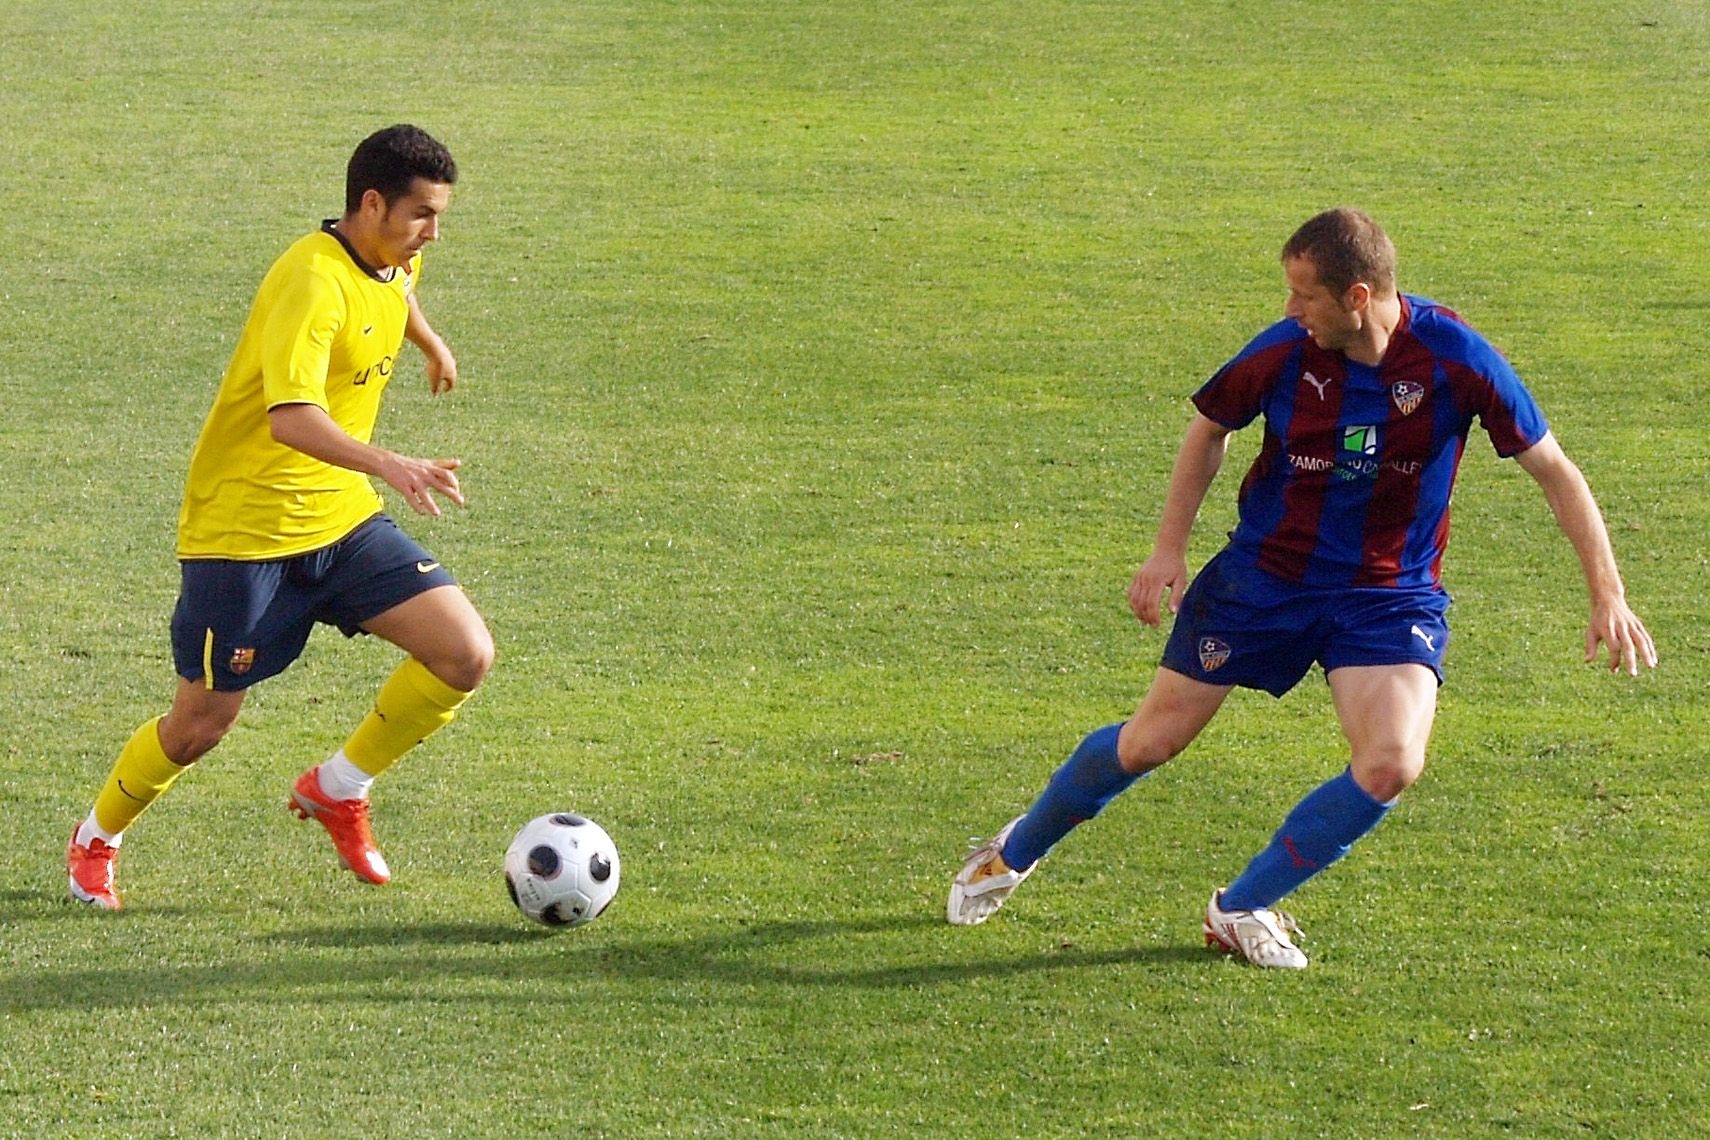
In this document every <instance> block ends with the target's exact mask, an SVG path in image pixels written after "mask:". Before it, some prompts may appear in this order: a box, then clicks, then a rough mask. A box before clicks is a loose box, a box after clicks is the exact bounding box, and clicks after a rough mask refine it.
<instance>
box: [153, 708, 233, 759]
mask: <svg viewBox="0 0 1710 1140" xmlns="http://www.w3.org/2000/svg"><path fill="white" fill-rule="evenodd" d="M235 723H237V717H236V716H229V717H228V716H224V715H204V716H168V717H166V719H164V720H162V721H161V722H160V749H161V751H162V752H165V753H166V758H167V759H168V760H171V761H172V762H173V763H174V764H177V765H178V766H180V767H184V768H187V767H189V766H190V765H191V764H194V763H195V762H196V761H198V760H200V759H201V758H202V757H204V756H206V755H207V754H208V753H210V752H212V751H213V750H214V746H215V745H217V744H219V742H220V741H222V740H224V739H225V738H226V733H228V732H230V731H231V730H232V725H233V724H235Z"/></svg>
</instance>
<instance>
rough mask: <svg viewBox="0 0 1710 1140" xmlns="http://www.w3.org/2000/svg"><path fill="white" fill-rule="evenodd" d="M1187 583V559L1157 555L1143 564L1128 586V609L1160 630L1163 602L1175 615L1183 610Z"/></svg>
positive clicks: (1177, 555) (1171, 555) (1169, 555)
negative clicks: (1183, 596)
mask: <svg viewBox="0 0 1710 1140" xmlns="http://www.w3.org/2000/svg"><path fill="white" fill-rule="evenodd" d="M1187 580H1188V571H1187V559H1185V558H1183V557H1182V556H1181V555H1179V554H1164V553H1156V552H1155V553H1153V555H1152V557H1150V558H1148V559H1146V561H1144V562H1142V563H1141V564H1140V569H1138V570H1136V571H1135V572H1134V581H1132V582H1130V583H1129V584H1128V608H1129V609H1131V610H1133V611H1134V616H1135V617H1137V618H1139V619H1140V620H1141V621H1143V622H1145V623H1146V624H1147V625H1150V626H1156V625H1157V624H1158V623H1159V621H1160V620H1161V618H1162V613H1161V611H1160V609H1159V604H1160V602H1162V603H1165V604H1167V605H1168V606H1169V608H1170V612H1171V613H1172V614H1173V613H1175V612H1177V611H1178V610H1180V609H1181V608H1182V591H1184V590H1185V589H1186V588H1187Z"/></svg>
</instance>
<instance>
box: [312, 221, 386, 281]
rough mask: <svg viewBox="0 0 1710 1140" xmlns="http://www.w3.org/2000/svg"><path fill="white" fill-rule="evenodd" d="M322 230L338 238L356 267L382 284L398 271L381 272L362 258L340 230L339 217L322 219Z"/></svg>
mask: <svg viewBox="0 0 1710 1140" xmlns="http://www.w3.org/2000/svg"><path fill="white" fill-rule="evenodd" d="M321 232H322V233H323V234H331V235H332V236H333V237H334V238H336V239H337V240H338V244H340V245H342V246H343V247H344V252H345V253H347V254H349V255H350V260H351V261H353V262H355V263H356V267H357V268H358V269H360V270H362V272H364V273H366V274H368V276H370V277H372V278H373V279H374V280H376V281H378V282H380V283H381V284H382V285H384V284H386V283H387V282H389V281H391V280H392V275H393V274H394V273H395V272H397V271H396V270H395V269H388V270H386V272H385V273H381V272H380V271H379V270H378V269H376V268H374V267H373V266H372V265H370V264H368V263H367V262H366V261H364V260H362V255H361V254H360V253H357V252H356V247H355V246H353V245H351V244H350V239H349V238H347V237H345V236H344V235H343V234H341V233H339V232H338V219H337V218H323V219H322V220H321Z"/></svg>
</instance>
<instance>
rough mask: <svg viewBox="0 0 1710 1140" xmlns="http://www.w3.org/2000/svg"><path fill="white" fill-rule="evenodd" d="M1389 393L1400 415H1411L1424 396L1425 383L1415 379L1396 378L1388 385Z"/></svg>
mask: <svg viewBox="0 0 1710 1140" xmlns="http://www.w3.org/2000/svg"><path fill="white" fill-rule="evenodd" d="M1389 395H1390V399H1392V400H1394V401H1395V406H1396V407H1397V408H1399V409H1401V414H1402V415H1404V416H1406V415H1411V414H1412V413H1413V409H1414V408H1417V407H1418V406H1419V401H1421V400H1423V399H1424V398H1425V385H1423V384H1421V383H1420V382H1419V381H1417V380H1397V381H1396V382H1395V383H1393V384H1391V385H1390V386H1389Z"/></svg>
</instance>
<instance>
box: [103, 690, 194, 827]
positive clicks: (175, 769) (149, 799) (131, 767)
mask: <svg viewBox="0 0 1710 1140" xmlns="http://www.w3.org/2000/svg"><path fill="white" fill-rule="evenodd" d="M160 721H161V718H160V717H155V718H154V719H153V720H151V721H149V722H148V723H147V724H145V725H143V726H142V727H141V728H139V729H137V730H136V732H134V733H132V734H131V738H130V740H129V741H127V742H126V744H125V747H124V748H123V749H122V750H120V752H119V758H118V759H117V760H116V761H114V762H113V770H112V771H111V772H109V773H107V782H106V783H105V784H102V785H101V791H100V794H98V795H97V796H96V797H95V822H96V823H99V824H100V825H101V828H102V830H103V831H108V832H111V833H112V834H114V835H117V834H118V833H119V832H121V831H123V830H125V828H127V827H129V826H130V825H131V824H132V823H133V822H135V821H136V818H137V816H139V815H141V814H142V813H143V809H144V808H146V807H148V805H149V804H152V803H153V802H154V801H155V800H157V799H159V798H160V794H161V793H162V792H164V791H166V789H168V788H170V787H171V786H172V781H174V780H176V779H178V777H179V776H181V775H183V774H184V771H185V769H184V768H181V767H179V766H178V765H177V764H174V763H173V762H172V761H171V760H169V759H167V757H166V752H165V751H164V750H163V749H162V748H161V747H160Z"/></svg>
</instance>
